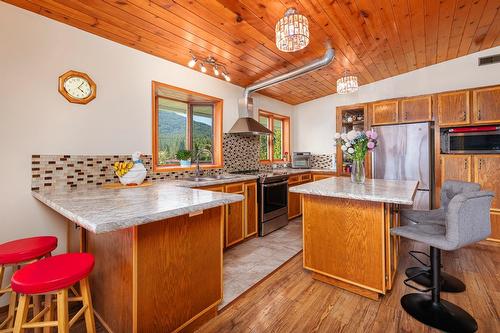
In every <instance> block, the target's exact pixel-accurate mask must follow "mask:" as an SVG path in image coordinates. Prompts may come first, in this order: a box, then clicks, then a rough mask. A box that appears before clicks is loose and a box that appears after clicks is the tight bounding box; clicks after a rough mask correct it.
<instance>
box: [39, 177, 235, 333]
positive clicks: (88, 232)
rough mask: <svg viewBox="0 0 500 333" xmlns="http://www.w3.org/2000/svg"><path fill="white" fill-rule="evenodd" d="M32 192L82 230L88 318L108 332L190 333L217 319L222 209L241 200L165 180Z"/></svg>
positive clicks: (220, 299) (220, 269)
mask: <svg viewBox="0 0 500 333" xmlns="http://www.w3.org/2000/svg"><path fill="white" fill-rule="evenodd" d="M32 193H33V196H34V197H35V198H37V199H38V200H40V201H41V202H43V203H44V204H46V205H47V206H49V207H51V208H52V209H54V210H55V211H57V212H59V213H60V214H62V215H63V216H65V217H66V218H68V219H69V220H70V221H72V222H74V223H75V224H76V225H78V226H80V227H82V228H83V229H82V230H83V232H81V233H80V234H81V239H80V250H81V251H86V252H90V253H92V254H93V255H94V256H95V267H94V269H93V271H92V273H91V276H90V285H91V290H92V298H93V303H94V309H95V314H96V316H97V317H98V319H99V320H100V321H101V323H102V324H103V325H104V326H105V327H106V329H107V330H108V331H110V332H177V331H191V330H193V329H194V328H195V327H196V326H198V325H200V324H201V323H203V322H204V321H207V320H208V319H210V318H212V317H214V316H216V314H217V305H218V304H219V303H220V302H221V301H222V290H223V283H222V273H223V270H222V263H223V260H222V248H223V221H224V205H227V204H231V203H235V202H239V201H242V200H243V198H244V197H243V196H242V195H240V194H230V193H219V192H211V191H204V190H195V189H191V188H185V187H178V186H172V184H171V183H167V182H165V183H161V182H158V183H155V184H154V185H153V186H150V187H138V188H127V189H118V190H117V189H114V190H111V189H103V188H100V187H85V188H78V189H71V190H48V191H42V192H37V191H34V192H32Z"/></svg>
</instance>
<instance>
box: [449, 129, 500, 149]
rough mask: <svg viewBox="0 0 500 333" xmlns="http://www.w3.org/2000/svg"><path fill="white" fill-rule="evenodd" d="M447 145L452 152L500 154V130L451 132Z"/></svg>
mask: <svg viewBox="0 0 500 333" xmlns="http://www.w3.org/2000/svg"><path fill="white" fill-rule="evenodd" d="M447 146H448V147H447V148H448V152H449V153H450V154H454V153H456V154H467V153H469V154H471V153H472V154H474V153H475V154H498V153H500V131H492V132H473V133H449V136H448V142H447Z"/></svg>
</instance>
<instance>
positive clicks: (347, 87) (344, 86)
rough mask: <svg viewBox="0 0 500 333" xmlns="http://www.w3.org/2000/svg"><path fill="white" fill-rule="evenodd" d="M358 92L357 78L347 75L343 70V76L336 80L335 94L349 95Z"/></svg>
mask: <svg viewBox="0 0 500 333" xmlns="http://www.w3.org/2000/svg"><path fill="white" fill-rule="evenodd" d="M356 91H358V77H357V76H355V75H349V73H348V71H347V69H345V70H344V76H343V77H341V78H340V79H338V80H337V93H338V94H350V93H353V92H356Z"/></svg>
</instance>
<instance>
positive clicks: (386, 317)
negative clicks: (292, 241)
mask: <svg viewBox="0 0 500 333" xmlns="http://www.w3.org/2000/svg"><path fill="white" fill-rule="evenodd" d="M410 248H414V249H419V250H423V251H428V249H426V248H425V247H424V246H421V245H417V244H416V243H412V242H409V241H403V242H402V248H401V253H400V255H401V261H400V265H399V271H398V274H397V277H396V280H395V285H394V289H393V290H392V292H391V293H390V294H388V295H386V296H385V297H384V298H383V299H382V300H381V301H380V302H377V301H372V300H369V299H367V298H363V297H361V296H357V295H355V294H352V293H349V292H347V291H343V290H341V289H338V288H335V287H332V286H330V285H327V284H324V283H321V282H318V281H315V280H313V279H312V278H311V273H309V272H307V271H305V270H304V269H303V268H302V254H299V255H297V256H296V257H295V258H294V259H292V260H291V261H290V262H289V263H287V264H286V265H285V266H283V267H282V268H281V269H280V270H278V271H277V272H276V273H274V274H273V275H272V276H270V277H268V279H267V280H265V281H264V282H262V283H261V284H260V285H258V286H256V287H255V288H254V289H253V290H251V291H249V292H247V293H246V294H244V295H243V296H242V297H241V298H239V299H237V300H236V301H235V302H233V303H232V304H230V305H229V306H228V307H227V308H225V309H224V310H223V311H222V312H221V313H220V314H219V316H217V317H216V318H214V319H212V320H211V321H210V322H208V323H206V324H205V325H204V326H202V327H201V328H200V329H199V330H198V332H203V333H205V332H218V333H220V332H384V333H389V332H412V333H413V332H415V333H417V332H438V331H437V330H434V329H431V328H429V327H427V326H425V325H423V324H421V323H419V322H418V321H416V320H414V319H413V318H412V317H410V316H409V315H407V314H406V312H405V311H404V310H403V309H402V308H401V306H400V303H399V300H400V298H401V296H402V295H404V294H406V293H410V292H413V291H412V289H410V288H408V287H406V286H404V285H403V282H402V281H403V280H404V269H405V268H406V267H410V266H413V265H414V263H413V262H412V261H411V260H410V259H409V256H408V255H407V251H408V250H409V249H410ZM443 264H444V267H445V270H446V271H447V272H449V273H451V274H453V275H455V276H457V277H458V278H460V279H462V281H464V282H465V284H466V285H467V290H466V291H465V292H464V293H461V294H449V293H443V294H442V298H443V299H446V300H449V301H451V302H453V303H455V304H457V305H459V306H461V307H463V308H464V309H466V310H467V311H469V312H470V313H471V314H472V315H473V316H474V317H475V319H476V320H477V322H478V324H479V332H500V317H499V315H500V314H499V309H500V281H499V280H500V244H498V243H496V244H495V243H488V244H487V245H485V244H483V243H481V244H477V245H474V246H469V247H467V248H464V249H461V250H459V251H455V252H448V253H443Z"/></svg>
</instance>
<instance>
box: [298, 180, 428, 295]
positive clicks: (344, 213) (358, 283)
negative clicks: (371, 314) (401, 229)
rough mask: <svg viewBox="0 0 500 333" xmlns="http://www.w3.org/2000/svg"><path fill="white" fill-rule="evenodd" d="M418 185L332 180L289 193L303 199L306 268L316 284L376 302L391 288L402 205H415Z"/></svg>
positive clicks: (412, 182)
mask: <svg viewBox="0 0 500 333" xmlns="http://www.w3.org/2000/svg"><path fill="white" fill-rule="evenodd" d="M417 184H418V182H417V181H392V180H382V179H367V180H366V183H364V184H356V183H352V182H351V180H350V178H347V177H332V178H328V179H324V180H320V181H316V182H312V183H307V184H303V185H299V186H295V187H293V188H290V191H291V192H294V193H299V194H302V195H303V230H304V240H303V241H304V268H306V269H308V270H310V271H312V272H313V273H312V276H313V278H314V279H317V280H320V281H323V282H326V283H329V284H332V285H334V286H337V287H340V288H343V289H346V290H349V291H351V292H354V293H357V294H360V295H362V296H365V297H369V298H371V299H378V298H379V296H380V295H381V294H382V295H383V294H385V293H386V292H387V291H388V290H390V289H391V288H392V284H393V279H394V276H395V273H396V267H397V259H398V239H397V238H395V237H393V236H391V235H390V228H391V227H394V226H397V225H399V205H412V204H413V197H414V195H415V192H416V189H417Z"/></svg>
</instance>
